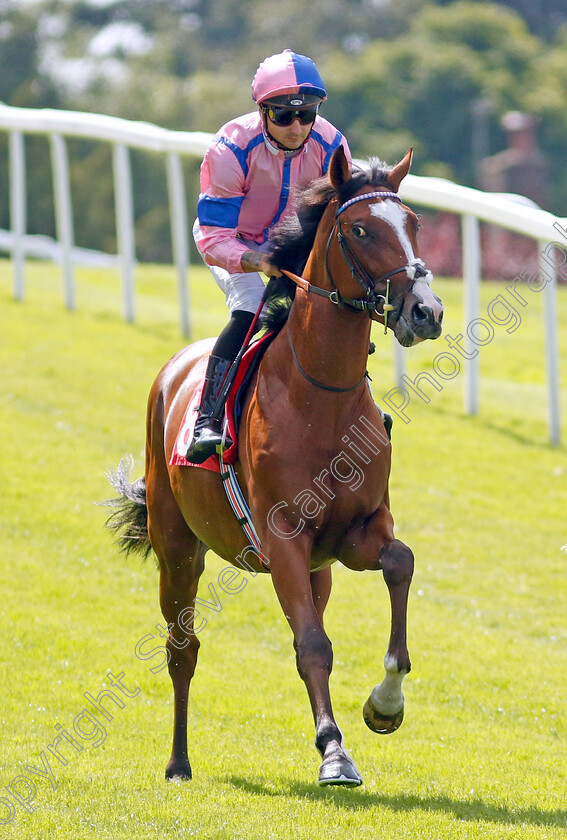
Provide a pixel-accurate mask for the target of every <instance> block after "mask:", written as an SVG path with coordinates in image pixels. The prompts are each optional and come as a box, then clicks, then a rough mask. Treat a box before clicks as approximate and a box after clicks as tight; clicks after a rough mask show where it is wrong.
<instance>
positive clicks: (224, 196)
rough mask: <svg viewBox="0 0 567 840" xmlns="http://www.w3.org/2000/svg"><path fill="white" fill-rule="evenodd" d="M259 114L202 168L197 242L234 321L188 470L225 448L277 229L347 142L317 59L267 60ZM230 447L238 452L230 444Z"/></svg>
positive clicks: (233, 129) (224, 131) (258, 88)
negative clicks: (236, 372)
mask: <svg viewBox="0 0 567 840" xmlns="http://www.w3.org/2000/svg"><path fill="white" fill-rule="evenodd" d="M252 98H253V99H254V101H255V102H256V103H257V105H258V109H257V111H254V112H252V113H250V114H245V115H244V116H242V117H238V118H237V119H234V120H232V121H231V122H228V123H227V124H226V125H224V126H223V127H222V128H221V129H220V130H219V132H218V133H217V134H216V136H215V137H214V139H213V141H212V142H211V144H210V146H209V147H208V149H207V151H206V153H205V157H204V160H203V163H202V165H201V195H200V197H199V204H198V218H197V221H196V222H195V226H194V229H193V233H194V236H195V242H196V243H197V247H198V248H199V251H200V252H201V254H202V256H203V258H204V260H205V262H206V264H207V266H208V267H209V268H210V270H211V272H212V274H213V277H214V278H215V280H216V282H217V285H218V286H219V287H220V288H221V289H222V291H223V292H224V293H225V297H226V303H227V305H228V309H229V314H230V320H229V322H228V324H227V325H226V327H225V328H224V329H223V330H222V332H221V334H220V335H219V337H218V339H217V341H216V344H215V346H214V348H213V350H212V353H211V356H210V358H209V362H208V367H207V372H206V376H205V385H204V389H203V395H202V398H201V404H200V406H199V416H198V418H197V422H196V424H195V432H194V435H193V439H192V441H191V443H190V445H189V448H188V450H187V455H186V457H187V460H188V461H190V462H193V463H198V464H201V463H203V461H205V460H206V459H207V458H208V457H209V456H210V455H213V454H214V453H215V452H216V451H219V450H217V447H220V444H221V441H222V428H221V426H222V421H221V420H219V419H218V418H216V417H215V416H214V415H213V410H214V407H215V404H216V401H217V398H218V396H219V394H220V391H221V387H222V384H223V381H224V378H225V376H226V373H227V371H228V369H229V367H230V365H231V363H232V362H233V360H234V359H235V358H236V356H237V354H238V351H239V350H240V348H241V347H242V344H243V341H244V338H245V336H246V334H247V332H248V329H249V327H250V326H251V324H252V320H253V318H254V314H255V312H256V310H257V309H258V307H259V305H260V303H261V300H262V295H263V292H264V280H263V278H262V276H261V275H262V274H264V275H265V276H266V277H268V278H269V277H271V276H279V275H280V271H278V269H277V268H276V267H275V266H274V265H272V264H271V263H270V258H269V234H270V230H271V228H272V227H273V226H274V225H275V224H276V223H277V222H279V221H280V220H281V219H282V218H283V217H284V216H286V215H287V214H289V213H290V212H292V210H293V205H292V193H293V188H294V186H295V185H296V184H298V183H302V182H303V183H304V182H309V181H312V180H313V179H315V178H320V177H321V176H322V175H325V174H326V172H327V168H328V165H329V161H330V159H331V155H332V154H333V152H334V151H335V149H336V148H337V147H338V146H339V145H342V146H343V148H344V150H345V153H346V156H347V159H348V161H349V163H351V154H350V150H349V147H348V144H347V141H346V139H345V138H344V137H343V135H342V134H341V132H340V131H338V130H337V129H336V128H335V127H334V126H333V125H331V123H330V122H328V121H327V120H326V119H325V118H324V117H322V116H320V115H319V113H318V110H319V105H320V104H321V102H323V100H325V99H326V98H327V94H326V91H325V85H324V83H323V80H322V79H321V76H320V75H319V72H318V70H317V68H316V66H315V64H314V63H313V61H311V59H310V58H307V56H304V55H298V54H297V53H294V52H292V51H291V50H284V52H282V53H279V54H278V55H272V56H270V57H269V58H266V59H265V60H264V61H263V62H262V63H261V64H260V66H259V67H258V69H257V71H256V74H255V76H254V79H253V81H252ZM226 443H230V442H226Z"/></svg>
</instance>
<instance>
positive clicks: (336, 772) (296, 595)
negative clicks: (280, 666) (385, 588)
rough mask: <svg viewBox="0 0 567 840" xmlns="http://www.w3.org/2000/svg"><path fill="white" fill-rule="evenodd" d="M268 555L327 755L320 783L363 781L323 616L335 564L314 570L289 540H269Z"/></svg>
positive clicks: (317, 740) (323, 752) (318, 740)
mask: <svg viewBox="0 0 567 840" xmlns="http://www.w3.org/2000/svg"><path fill="white" fill-rule="evenodd" d="M268 556H269V557H270V558H271V561H272V562H271V569H272V581H273V584H274V588H275V590H276V594H277V596H278V599H279V601H280V604H281V606H282V609H283V611H284V614H285V616H286V618H287V620H288V622H289V624H290V627H291V629H292V631H293V636H294V647H295V652H296V662H297V670H298V672H299V675H300V677H301V679H302V680H303V681H304V683H305V686H306V688H307V693H308V695H309V701H310V703H311V709H312V712H313V718H314V721H315V746H316V747H317V749H318V750H319V753H320V754H321V757H322V763H321V766H320V769H319V784H321V785H353V786H354V785H360V784H361V783H362V779H361V778H360V774H359V772H358V770H357V769H356V766H355V764H354V762H353V760H352V758H351V757H350V756H349V755H348V753H347V752H346V750H345V748H344V746H343V736H342V733H341V731H340V729H339V727H338V726H337V724H336V721H335V718H334V715H333V709H332V704H331V696H330V692H329V676H330V673H331V669H332V665H333V650H332V646H331V642H330V640H329V638H328V636H327V634H326V633H325V631H324V629H323V623H322V618H323V611H324V608H325V606H326V603H327V600H328V598H329V594H330V587H331V573H330V569H322V570H321V571H320V572H315V573H313V574H311V575H310V574H309V570H308V561H307V559H306V557H305V555H304V556H300V555H299V554H295V555H292V554H291V552H290V546H289V544H288V545H287V546H285V549H284V547H283V546H278V547H274V546H270V547H269V548H268ZM275 558H277V560H276V562H274V559H275Z"/></svg>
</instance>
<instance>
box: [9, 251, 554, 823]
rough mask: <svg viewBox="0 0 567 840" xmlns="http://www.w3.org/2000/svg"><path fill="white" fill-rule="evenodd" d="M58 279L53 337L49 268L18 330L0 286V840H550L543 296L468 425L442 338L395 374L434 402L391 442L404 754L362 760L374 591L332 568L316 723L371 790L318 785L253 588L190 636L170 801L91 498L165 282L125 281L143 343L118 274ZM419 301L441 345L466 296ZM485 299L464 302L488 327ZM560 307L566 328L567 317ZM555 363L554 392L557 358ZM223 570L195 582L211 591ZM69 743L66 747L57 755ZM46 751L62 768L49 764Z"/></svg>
mask: <svg viewBox="0 0 567 840" xmlns="http://www.w3.org/2000/svg"><path fill="white" fill-rule="evenodd" d="M77 277H78V286H77V303H78V308H77V311H75V312H73V313H69V312H67V311H65V310H64V308H63V306H62V303H61V291H60V279H59V270H58V269H57V268H56V267H54V266H50V265H46V264H43V263H31V264H30V265H29V266H28V271H27V291H26V300H25V302H23V303H19V302H16V301H14V300H13V299H12V297H11V279H10V264H9V263H8V262H6V261H2V262H0V331H1V332H0V335H1V339H0V347H1V368H0V370H1V373H0V377H1V393H2V399H1V401H0V418H1V428H2V459H1V465H0V495H1V506H0V540H1V547H2V552H1V556H2V567H1V568H2V582H3V588H2V591H3V598H2V605H1V607H0V612H1V626H2V631H3V632H2V636H1V642H0V644H1V646H2V653H1V657H0V659H1V665H0V668H1V671H0V676H1V685H2V689H1V701H0V702H1V712H0V719H1V722H2V755H1V763H0V770H1V774H2V776H1V780H0V821H3V822H2V823H1V824H0V836H2V837H6V838H18V839H20V838H22V839H23V840H28V838H30V840H31V838H34V840H37V838H40V839H41V840H46V838H52V837H53V838H58V840H60V838H74V840H75V838H79V840H83V838H84V840H90V838H95V837H96V838H119V837H132V836H136V837H138V838H154V837H163V836H167V837H172V838H178V837H179V838H184V837H199V838H230V839H231V840H237V839H238V838H255V840H256V838H257V840H265V838H294V840H300V839H301V840H303V838H305V840H307V838H309V840H312V838H314V837H320V836H325V837H343V838H344V837H346V838H351V837H352V838H355V837H356V838H365V837H368V838H370V837H372V838H375V837H376V836H385V837H391V838H412V839H413V838H420V840H421V839H422V838H423V840H429V838H431V840H445V838H451V840H460V838H470V837H474V838H476V837H479V838H480V837H483V838H516V837H517V838H520V837H521V838H522V840H531V838H537V840H542V838H556V837H557V838H559V837H563V836H564V833H565V828H566V827H567V808H566V806H565V788H566V784H565V721H566V716H565V708H564V698H565V695H566V688H567V676H566V675H567V667H566V666H567V661H566V660H567V655H566V652H565V651H566V646H565V641H566V635H567V634H566V631H565V607H566V598H565V593H566V585H565V564H566V563H567V554H566V553H565V552H562V551H561V547H562V546H563V545H564V544H565V543H567V522H566V517H565V510H566V509H567V489H566V477H567V457H566V451H565V446H564V445H563V446H562V447H561V448H552V447H550V446H549V445H548V443H547V428H546V409H545V385H544V373H543V366H544V358H543V334H542V318H541V306H542V300H541V295H538V294H536V293H533V292H530V291H529V290H525V292H524V296H525V299H526V301H527V305H526V306H525V307H523V308H522V309H521V311H520V310H518V311H519V313H520V315H521V324H520V325H519V326H518V328H517V329H516V330H515V332H513V333H512V334H508V333H507V332H506V327H504V326H495V327H494V338H493V340H492V341H491V342H490V343H489V344H488V345H487V346H486V347H484V348H483V349H482V364H481V369H482V386H481V412H480V414H479V416H477V417H469V416H467V415H465V414H464V412H463V409H462V385H463V373H462V371H461V373H460V374H459V375H458V376H456V377H455V378H454V379H452V380H450V381H448V380H442V379H440V378H439V377H438V376H437V374H436V367H435V361H436V358H437V356H438V354H439V353H440V352H442V351H444V350H445V351H446V350H448V345H447V344H446V342H444V340H443V339H441V340H440V341H438V342H435V343H432V342H429V343H426V344H424V345H422V346H420V347H417V348H413V349H411V350H409V351H407V353H406V359H407V365H408V375H409V376H411V377H412V378H415V376H416V375H417V374H418V373H420V372H424V371H425V372H428V373H429V374H430V375H432V376H434V377H436V378H437V380H438V381H439V382H440V383H441V384H442V388H443V390H441V391H437V390H435V388H433V387H431V385H429V386H428V385H427V383H424V384H423V388H424V391H425V393H426V394H427V395H428V396H429V398H430V402H429V403H425V402H424V401H422V400H421V399H419V398H418V397H417V395H415V394H413V395H412V399H411V402H410V404H409V406H408V408H407V410H406V413H407V416H408V417H409V419H410V422H409V423H403V422H402V420H401V419H399V418H398V419H396V421H395V425H394V466H393V474H392V481H391V488H392V508H393V512H394V516H395V518H396V523H397V534H398V536H399V537H400V538H401V539H403V540H404V541H405V542H407V543H408V544H409V545H411V546H412V548H413V549H414V552H415V554H416V574H415V578H414V583H413V586H412V594H411V599H410V614H409V644H410V653H411V655H412V661H413V666H414V667H413V671H412V674H411V675H410V676H409V677H408V679H407V680H406V682H405V686H404V690H405V694H406V720H405V721H404V724H403V726H402V728H401V729H400V730H399V732H397V733H396V734H395V735H393V736H391V737H389V738H382V737H380V736H377V735H374V734H372V733H371V732H370V731H369V730H368V729H367V728H366V726H365V725H364V723H363V721H362V715H361V710H362V704H363V703H364V700H365V699H366V697H367V695H368V692H369V690H370V689H371V688H372V686H373V685H374V684H375V683H376V682H378V681H379V680H380V679H381V674H382V665H381V660H382V657H383V655H384V652H385V647H386V642H387V635H388V622H389V606H388V599H387V590H386V587H385V585H384V583H383V581H382V579H381V576H380V575H372V574H370V573H364V574H355V573H353V572H349V571H348V570H346V569H344V568H342V567H340V566H335V567H334V573H333V574H334V590H333V595H332V596H331V602H330V605H329V608H328V613H327V615H328V618H327V632H328V634H329V636H330V637H331V639H332V640H333V647H334V654H335V665H334V671H333V674H332V677H331V687H332V694H333V700H334V705H335V712H336V716H337V720H338V722H339V725H341V727H342V728H343V731H344V733H345V739H346V744H347V746H348V747H349V750H350V751H351V752H352V754H353V756H354V758H355V760H356V762H357V765H358V767H359V769H360V771H361V773H362V776H363V779H364V782H365V786H364V787H363V788H361V789H357V790H340V789H333V790H330V789H325V790H322V789H319V788H318V787H317V785H316V783H315V779H316V773H317V767H318V760H317V759H318V756H317V753H316V751H315V749H314V747H313V724H312V720H311V715H310V711H309V704H308V700H307V695H306V692H305V689H304V686H303V684H302V683H301V681H300V679H299V677H298V675H297V673H296V671H295V664H294V656H293V650H292V645H291V638H290V632H289V629H288V627H287V624H286V622H285V619H284V618H283V616H282V614H281V610H280V608H279V606H278V605H277V602H276V598H275V595H274V593H273V590H272V587H271V583H270V580H269V578H267V577H258V578H255V579H250V580H249V581H248V584H247V586H246V588H245V590H244V591H243V592H241V593H238V594H234V595H224V596H223V598H222V610H221V611H220V612H218V613H213V612H211V613H210V615H209V616H208V624H207V626H206V628H204V630H203V631H202V633H201V641H202V647H201V653H200V659H199V664H198V668H197V672H196V676H195V678H194V681H193V684H192V689H191V699H190V711H189V728H190V756H191V761H192V765H193V772H194V780H193V781H192V782H191V783H188V784H181V785H177V784H166V783H165V781H164V780H163V772H164V768H165V764H166V761H167V758H168V755H169V749H170V738H171V726H172V720H171V719H172V692H171V687H170V681H169V677H168V675H167V671H166V670H164V669H162V664H163V659H162V656H161V655H160V646H161V645H162V644H163V641H164V640H163V639H162V638H161V637H160V632H161V631H160V629H159V628H157V627H156V625H160V624H161V625H162V626H163V623H164V622H163V619H162V618H161V615H160V612H159V608H158V606H157V574H156V571H155V569H154V567H153V564H152V563H148V564H146V565H140V564H139V563H138V562H137V561H136V560H134V559H133V560H129V561H125V560H124V559H123V558H122V557H121V556H119V554H118V552H117V551H116V549H115V547H114V546H113V545H112V543H111V540H110V537H109V534H108V533H107V532H105V531H104V529H103V527H102V524H103V521H104V518H105V515H106V511H105V510H104V509H102V510H101V509H100V508H97V507H96V506H95V504H94V503H95V502H96V501H97V500H100V499H104V498H105V497H107V496H108V495H109V494H111V492H112V491H111V490H110V488H109V487H108V485H107V483H106V479H105V476H104V472H105V470H107V469H109V468H113V467H114V466H115V465H116V463H117V462H118V460H119V459H120V457H121V456H122V454H124V452H132V453H133V454H134V457H135V461H136V474H139V473H140V472H141V471H142V469H143V460H142V459H143V446H144V413H145V402H146V398H147V392H148V390H149V387H150V385H151V382H152V380H153V378H154V376H155V374H156V373H157V371H158V369H159V367H160V366H161V365H162V364H163V362H164V361H165V360H166V359H167V358H168V357H169V356H170V355H172V354H173V353H174V352H175V351H176V350H177V349H178V348H179V346H180V345H181V343H182V340H181V338H180V336H179V333H178V329H177V321H178V318H177V312H176V303H175V281H174V276H173V272H172V271H170V270H169V269H166V268H161V267H160V268H158V267H151V266H144V267H140V268H139V269H138V271H137V291H138V297H137V300H138V307H137V308H138V320H137V321H136V323H135V324H133V325H127V324H125V323H123V322H122V320H121V318H120V315H119V309H120V290H119V281H118V277H117V274H116V273H115V272H111V271H107V272H101V271H95V270H84V269H83V270H80V271H77ZM435 288H436V291H437V292H438V293H439V294H440V295H441V296H442V297H443V299H444V302H445V304H446V308H447V314H446V323H445V335H453V336H454V335H456V333H458V332H459V331H461V330H462V317H463V316H462V306H461V297H462V287H461V284H460V283H458V282H455V281H443V282H441V281H438V282H436V287H435ZM192 293H193V294H192V298H193V323H194V336H193V337H194V338H195V339H197V338H201V337H204V336H206V335H211V334H215V333H216V332H217V331H218V330H219V328H220V327H221V326H222V324H223V323H224V320H225V310H224V305H223V302H222V299H221V296H220V294H219V293H218V290H217V289H216V287H214V284H213V283H212V281H211V280H210V277H209V275H208V274H207V272H206V270H205V269H203V268H201V267H199V268H195V269H193V272H192ZM500 293H504V294H505V290H504V289H503V287H500V286H497V285H496V284H486V285H484V286H483V290H482V301H483V312H482V313H481V314H482V315H483V317H484V318H485V319H486V318H487V306H488V305H489V304H490V302H491V301H492V300H494V298H495V297H496V295H498V294H500ZM558 297H559V312H558V318H559V323H560V324H563V323H565V319H566V317H567V290H566V289H564V288H563V289H560V290H559V296H558ZM373 337H374V340H375V341H376V343H377V348H378V350H377V353H376V354H375V355H374V356H372V357H370V360H369V370H370V373H371V375H372V378H373V391H374V394H375V397H376V399H377V401H378V402H382V401H383V397H384V395H386V394H387V392H388V391H390V390H391V389H392V388H393V386H394V382H393V375H392V355H391V342H390V339H389V338H387V339H385V338H384V337H383V336H382V335H381V334H380V330H379V328H378V327H375V328H374V336H373ZM561 351H562V354H563V357H562V369H563V371H565V369H566V362H567V359H566V347H565V346H564V342H563V346H562V347H561ZM563 396H564V399H563V416H565V415H566V412H567V405H566V404H565V393H564V395H563ZM563 434H564V436H565V429H564V432H563ZM222 568H223V564H222V563H221V561H220V560H219V559H218V558H215V557H214V556H211V555H209V560H208V564H207V570H206V572H205V575H204V578H203V585H204V587H206V585H207V584H208V583H209V582H211V581H213V580H214V579H215V578H216V577H217V576H218V574H219V572H220V571H221V569H222ZM202 591H204V592H205V594H206V589H204V590H203V589H202ZM144 637H146V640H145V642H144V643H143V644H142V645H141V646H140V642H141V640H142V639H143V638H144ZM150 654H152V655H150ZM141 656H145V657H146V658H141ZM152 669H153V672H152ZM109 671H110V672H112V674H114V675H115V676H116V677H118V676H119V675H120V674H122V673H123V674H124V676H123V677H122V678H121V679H122V682H123V684H124V686H126V691H127V692H128V694H126V693H122V691H121V690H120V689H118V688H116V687H114V688H113V691H114V692H115V694H116V695H117V696H118V697H120V698H122V702H123V706H121V707H118V706H116V705H115V704H114V703H112V702H111V701H109V700H108V697H107V700H106V703H105V708H106V709H107V715H109V716H111V717H112V719H111V720H109V719H108V718H107V717H105V716H104V714H103V713H101V712H100V711H99V713H98V715H97V714H96V713H95V711H94V707H93V705H92V703H90V702H89V699H88V698H87V697H85V696H84V695H85V693H87V694H90V695H91V697H92V698H97V696H98V695H99V693H100V692H101V691H103V690H104V689H105V688H112V686H111V677H109V676H108V672H109ZM84 710H87V711H90V712H91V713H92V718H88V716H86V715H85V714H84ZM74 722H75V725H76V727H77V728H78V729H79V731H81V733H83V734H82V736H81V739H80V741H77V738H78V737H79V736H78V735H77V730H76V729H75V730H74V729H73V723H74ZM56 727H60V728H59V729H56ZM62 730H64V731H65V732H66V733H69V734H70V737H71V736H73V737H74V739H75V741H76V742H77V745H78V746H77V747H76V746H73V745H72V744H71V743H70V742H69V741H59V742H56V740H55V739H56V738H57V737H58V736H60V735H61V731H62ZM57 743H58V744H59V755H60V759H61V758H62V759H64V761H66V763H63V761H62V760H60V759H58V758H57V757H56V755H54V754H53V753H52V752H50V751H49V750H48V746H49V745H52V746H54V745H55V747H57ZM78 747H82V749H81V751H80V752H79V750H78ZM30 768H33V769H30ZM48 768H51V773H52V777H51V779H50V773H49V771H48ZM34 770H35V771H36V772H34ZM26 780H27V781H26ZM33 787H35V791H34V790H33ZM18 797H19V799H20V801H18ZM26 799H27V800H29V802H28V803H27V805H26V803H25V800H26ZM10 808H12V809H13V814H12V812H11V811H10ZM11 816H12V818H11V819H10V817H11Z"/></svg>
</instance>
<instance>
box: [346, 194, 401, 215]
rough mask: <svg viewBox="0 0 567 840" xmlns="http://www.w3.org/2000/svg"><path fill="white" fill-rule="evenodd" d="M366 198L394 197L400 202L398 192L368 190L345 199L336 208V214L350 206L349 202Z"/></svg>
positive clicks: (352, 202) (353, 202) (354, 202)
mask: <svg viewBox="0 0 567 840" xmlns="http://www.w3.org/2000/svg"><path fill="white" fill-rule="evenodd" d="M366 198H394V199H395V200H396V201H399V202H400V203H401V201H402V199H401V198H400V196H399V195H398V193H395V192H369V193H364V195H355V197H354V198H349V200H348V201H345V203H344V204H343V205H341V207H339V209H338V210H337V216H340V214H341V213H342V212H343V210H346V209H347V207H350V205H351V204H356V202H357V201H364V199H366Z"/></svg>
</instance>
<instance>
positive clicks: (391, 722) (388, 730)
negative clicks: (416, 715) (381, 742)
mask: <svg viewBox="0 0 567 840" xmlns="http://www.w3.org/2000/svg"><path fill="white" fill-rule="evenodd" d="M362 716H363V718H364V723H365V724H366V725H367V727H368V728H369V729H371V730H372V731H373V732H377V733H378V734H379V735H391V734H392V732H395V731H396V729H399V728H400V726H401V725H402V721H403V719H404V706H403V704H402V708H401V709H400V710H399V712H396V714H395V715H381V714H380V713H379V712H377V711H376V709H375V708H374V705H373V704H372V701H371V698H370V697H369V698H368V700H367V701H366V703H365V704H364V709H363V710H362Z"/></svg>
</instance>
